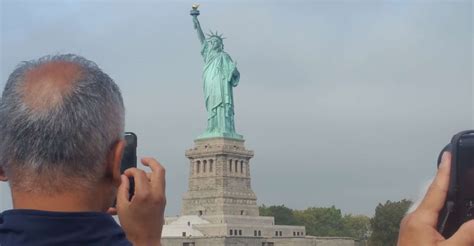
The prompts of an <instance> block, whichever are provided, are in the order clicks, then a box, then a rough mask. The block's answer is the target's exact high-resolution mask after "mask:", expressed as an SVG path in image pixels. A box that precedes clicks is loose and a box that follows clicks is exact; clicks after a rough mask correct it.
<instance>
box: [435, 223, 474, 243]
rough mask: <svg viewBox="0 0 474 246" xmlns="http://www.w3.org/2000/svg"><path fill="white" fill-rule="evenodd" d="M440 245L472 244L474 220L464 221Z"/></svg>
mask: <svg viewBox="0 0 474 246" xmlns="http://www.w3.org/2000/svg"><path fill="white" fill-rule="evenodd" d="M441 245H443V246H448V245H450V246H451V245H453V246H454V245H456V246H473V245H474V220H470V221H468V222H466V223H464V224H463V225H462V226H461V227H460V228H459V229H458V231H457V232H456V233H455V234H454V235H453V236H452V237H450V238H449V239H448V240H446V241H444V243H442V244H441Z"/></svg>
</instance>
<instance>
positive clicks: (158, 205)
mask: <svg viewBox="0 0 474 246" xmlns="http://www.w3.org/2000/svg"><path fill="white" fill-rule="evenodd" d="M142 163H143V165H145V166H148V167H150V168H151V173H145V172H144V171H142V170H140V169H137V168H130V169H127V170H125V173H124V175H122V176H121V179H122V180H121V181H122V183H121V184H120V186H119V188H118V192H117V214H118V217H119V220H120V224H121V226H122V228H123V230H124V232H125V235H126V236H127V239H128V240H129V241H130V242H131V243H132V244H133V245H134V246H160V245H161V242H160V240H161V231H162V230H163V224H164V212H165V206H166V195H165V186H166V183H165V169H164V168H163V167H162V166H161V165H160V164H159V163H158V162H157V161H156V160H155V159H153V158H143V159H142ZM129 177H133V178H134V180H135V193H134V195H133V197H132V200H131V201H129V200H128V196H129V193H128V190H129V187H130V184H129V181H128V178H129Z"/></svg>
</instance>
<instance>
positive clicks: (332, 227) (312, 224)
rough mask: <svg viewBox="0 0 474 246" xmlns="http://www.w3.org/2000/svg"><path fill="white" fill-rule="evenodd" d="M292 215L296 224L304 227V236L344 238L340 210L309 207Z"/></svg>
mask: <svg viewBox="0 0 474 246" xmlns="http://www.w3.org/2000/svg"><path fill="white" fill-rule="evenodd" d="M294 215H295V217H296V220H297V221H298V222H301V223H302V224H303V225H304V226H306V234H307V235H313V236H328V237H329V236H344V226H343V221H342V213H341V210H340V209H337V208H336V207H334V206H332V207H329V208H324V207H323V208H317V207H311V208H307V209H305V210H296V211H294Z"/></svg>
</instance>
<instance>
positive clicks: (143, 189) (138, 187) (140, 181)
mask: <svg viewBox="0 0 474 246" xmlns="http://www.w3.org/2000/svg"><path fill="white" fill-rule="evenodd" d="M124 174H125V175H126V176H127V177H129V178H130V177H133V179H134V180H135V191H134V195H133V197H132V200H133V199H134V198H144V197H147V196H148V194H149V193H150V181H149V180H148V178H147V176H146V173H145V172H144V171H143V170H140V169H138V168H129V169H127V170H125V172H124Z"/></svg>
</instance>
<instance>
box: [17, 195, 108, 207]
mask: <svg viewBox="0 0 474 246" xmlns="http://www.w3.org/2000/svg"><path fill="white" fill-rule="evenodd" d="M94 193H95V194H94ZM105 197H107V196H104V194H103V192H100V191H99V190H97V191H95V192H91V191H74V192H67V193H61V194H54V195H51V194H39V193H33V192H22V191H15V190H12V198H13V199H12V200H13V208H15V209H34V210H44V211H53V212H85V211H95V212H105V211H107V209H108V207H109V206H110V205H111V204H107V203H108V202H106V201H104V200H106V199H104V198H105Z"/></svg>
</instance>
